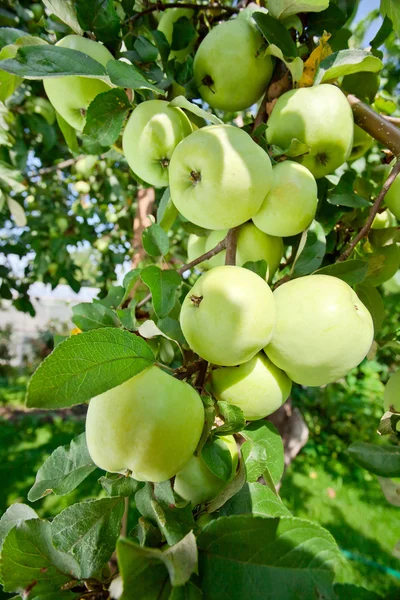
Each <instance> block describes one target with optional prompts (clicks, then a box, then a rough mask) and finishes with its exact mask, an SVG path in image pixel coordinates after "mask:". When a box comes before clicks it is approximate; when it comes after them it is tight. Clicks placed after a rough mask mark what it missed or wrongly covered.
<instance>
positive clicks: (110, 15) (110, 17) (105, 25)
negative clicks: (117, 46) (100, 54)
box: [75, 0, 121, 43]
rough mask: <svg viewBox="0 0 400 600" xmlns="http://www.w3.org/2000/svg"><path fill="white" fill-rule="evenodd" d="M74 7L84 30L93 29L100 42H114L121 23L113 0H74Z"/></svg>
mask: <svg viewBox="0 0 400 600" xmlns="http://www.w3.org/2000/svg"><path fill="white" fill-rule="evenodd" d="M75 9H76V14H77V17H78V21H79V25H80V26H81V27H82V29H83V30H84V31H93V33H95V34H96V38H97V39H98V40H100V41H102V42H106V43H107V42H115V39H116V38H117V37H118V33H119V30H120V26H121V25H120V20H119V17H118V15H117V12H116V10H115V8H114V2H113V0H91V2H87V0H75Z"/></svg>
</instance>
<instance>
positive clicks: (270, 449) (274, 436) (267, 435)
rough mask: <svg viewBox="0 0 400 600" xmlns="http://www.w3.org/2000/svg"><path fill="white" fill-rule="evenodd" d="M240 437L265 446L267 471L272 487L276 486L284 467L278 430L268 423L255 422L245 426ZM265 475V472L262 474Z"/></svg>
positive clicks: (281, 443)
mask: <svg viewBox="0 0 400 600" xmlns="http://www.w3.org/2000/svg"><path fill="white" fill-rule="evenodd" d="M241 435H242V436H243V437H244V438H245V439H246V440H250V441H252V442H253V443H260V444H263V445H265V448H266V451H267V469H266V470H267V471H268V472H269V475H270V478H271V480H272V482H273V484H274V485H277V484H278V482H279V481H280V479H281V477H282V475H283V469H284V466H285V462H284V455H283V442H282V438H281V436H280V435H279V432H278V430H277V429H276V427H274V425H273V424H272V423H270V422H269V421H255V422H254V423H250V424H249V425H247V427H246V428H245V429H243V431H241ZM264 473H265V472H264Z"/></svg>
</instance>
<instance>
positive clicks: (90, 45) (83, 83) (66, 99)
mask: <svg viewBox="0 0 400 600" xmlns="http://www.w3.org/2000/svg"><path fill="white" fill-rule="evenodd" d="M56 46H62V47H63V48H71V49H72V50H78V51H79V52H83V53H84V54H87V55H88V56H90V57H91V58H94V59H95V60H97V62H99V63H100V64H101V65H103V67H105V66H106V65H107V63H108V61H109V60H113V58H114V57H113V55H112V54H111V52H109V51H108V50H107V48H106V47H105V46H103V45H102V44H100V43H99V42H94V41H93V40H89V39H88V38H84V37H82V36H80V35H67V36H66V37H64V38H62V39H61V40H60V41H58V42H57V44H56ZM43 85H44V89H45V92H46V94H47V97H48V99H49V100H50V102H51V104H52V105H53V106H54V108H55V110H56V111H57V112H58V113H59V114H60V115H61V116H62V118H63V119H64V120H65V121H67V123H68V124H69V125H71V127H73V128H74V129H77V130H78V131H82V129H83V128H84V126H85V122H86V111H87V109H88V107H89V104H90V103H91V102H92V100H94V99H95V97H96V96H97V95H98V94H100V93H101V92H107V90H109V89H110V86H109V85H108V84H107V83H106V82H105V81H102V80H101V79H95V78H93V77H80V76H76V75H71V76H69V77H49V78H47V79H44V80H43Z"/></svg>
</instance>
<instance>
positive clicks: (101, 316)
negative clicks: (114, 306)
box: [72, 302, 119, 331]
mask: <svg viewBox="0 0 400 600" xmlns="http://www.w3.org/2000/svg"><path fill="white" fill-rule="evenodd" d="M72 322H73V323H75V325H76V326H77V327H79V329H81V330H82V331H90V330H91V329H99V328H100V327H118V325H119V323H118V319H117V317H116V315H115V312H114V311H113V310H111V309H110V308H108V307H107V306H104V305H103V304H97V303H96V304H94V303H93V304H90V303H89V302H81V303H80V304H76V305H75V306H73V307H72Z"/></svg>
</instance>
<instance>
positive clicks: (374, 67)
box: [314, 50, 383, 85]
mask: <svg viewBox="0 0 400 600" xmlns="http://www.w3.org/2000/svg"><path fill="white" fill-rule="evenodd" d="M382 69H383V63H382V61H381V60H380V59H379V58H378V57H377V56H374V55H373V54H370V53H369V52H365V50H339V52H334V53H333V54H330V55H329V56H327V58H325V59H324V60H323V61H322V62H321V63H320V65H319V67H318V70H317V73H316V75H315V79H314V85H318V84H319V83H325V81H330V80H331V79H337V78H338V77H343V76H344V75H350V73H358V72H359V71H371V72H372V73H379V71H381V70H382Z"/></svg>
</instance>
